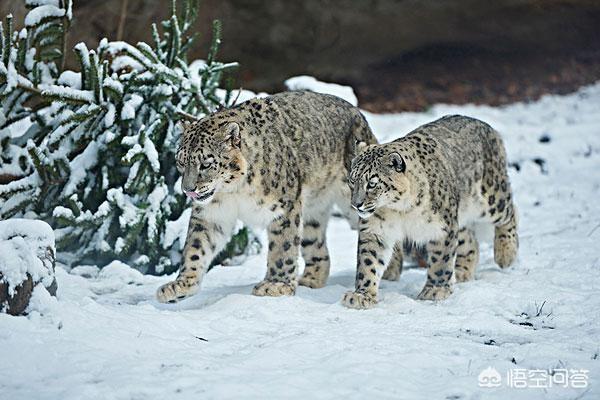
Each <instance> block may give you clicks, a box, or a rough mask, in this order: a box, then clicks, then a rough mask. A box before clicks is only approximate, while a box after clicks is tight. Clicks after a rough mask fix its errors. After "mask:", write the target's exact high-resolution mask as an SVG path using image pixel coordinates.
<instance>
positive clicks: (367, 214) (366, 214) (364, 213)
mask: <svg viewBox="0 0 600 400" xmlns="http://www.w3.org/2000/svg"><path fill="white" fill-rule="evenodd" d="M357 211H358V216H359V217H361V218H363V219H366V218H369V217H370V216H371V215H373V213H374V212H375V208H374V207H373V208H369V209H368V210H364V209H363V210H357Z"/></svg>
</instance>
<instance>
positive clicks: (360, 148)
mask: <svg viewBox="0 0 600 400" xmlns="http://www.w3.org/2000/svg"><path fill="white" fill-rule="evenodd" d="M367 146H368V145H367V142H363V141H360V140H357V141H356V145H355V146H354V148H355V149H356V150H355V152H356V155H358V154H360V153H362V152H363V151H365V150H366V149H367Z"/></svg>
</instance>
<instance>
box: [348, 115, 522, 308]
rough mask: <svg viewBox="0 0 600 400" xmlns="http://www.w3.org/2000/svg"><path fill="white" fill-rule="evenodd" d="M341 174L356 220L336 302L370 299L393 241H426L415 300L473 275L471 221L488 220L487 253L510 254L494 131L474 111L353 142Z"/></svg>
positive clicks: (505, 185)
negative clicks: (351, 268) (351, 280)
mask: <svg viewBox="0 0 600 400" xmlns="http://www.w3.org/2000/svg"><path fill="white" fill-rule="evenodd" d="M356 148H357V153H358V154H357V155H356V157H355V158H354V159H353V160H352V162H351V169H350V175H349V178H348V182H349V185H350V187H351V190H352V195H351V203H352V207H353V208H354V209H356V211H357V213H358V215H359V217H360V221H359V237H358V259H357V271H356V278H355V290H354V291H352V292H347V293H346V294H345V295H344V296H343V298H342V304H344V305H345V306H347V307H350V308H359V309H362V308H369V307H372V306H373V305H374V304H376V303H377V295H378V288H379V283H380V278H381V276H382V275H383V273H384V266H385V264H386V263H387V262H388V260H389V259H390V257H391V256H392V249H393V248H394V246H395V245H396V244H397V243H401V242H402V241H404V240H410V241H413V242H415V243H417V244H424V245H425V246H426V254H427V262H428V271H427V280H426V283H425V286H424V288H423V289H422V291H421V292H420V294H419V295H418V299H422V300H443V299H446V298H447V297H448V296H450V294H451V293H452V291H453V284H454V282H464V281H468V280H470V279H472V278H473V274H474V271H475V267H476V266H477V263H478V261H479V247H478V242H477V238H476V237H475V234H474V231H473V227H474V226H475V224H480V223H481V224H487V225H488V226H489V225H490V224H491V225H492V226H493V227H494V232H495V233H494V260H495V262H496V263H497V264H498V265H499V266H500V267H501V268H506V267H508V266H510V265H511V264H512V263H513V262H514V260H515V259H516V257H517V250H518V246H519V238H518V233H517V214H516V208H515V205H514V202H513V196H512V191H511V187H510V182H509V177H508V173H507V161H506V150H505V148H504V145H503V142H502V139H501V137H500V134H499V133H498V132H496V131H495V130H494V129H493V128H492V127H491V126H490V125H488V124H486V123H484V122H482V121H479V120H477V119H474V118H469V117H466V116H461V115H451V116H445V117H443V118H440V119H438V120H436V121H433V122H431V123H428V124H426V125H423V126H421V127H419V128H417V129H415V130H414V131H412V132H410V133H409V134H407V135H406V136H404V137H402V138H400V139H397V140H395V141H393V142H390V143H386V144H369V143H365V142H363V143H358V144H357V146H356Z"/></svg>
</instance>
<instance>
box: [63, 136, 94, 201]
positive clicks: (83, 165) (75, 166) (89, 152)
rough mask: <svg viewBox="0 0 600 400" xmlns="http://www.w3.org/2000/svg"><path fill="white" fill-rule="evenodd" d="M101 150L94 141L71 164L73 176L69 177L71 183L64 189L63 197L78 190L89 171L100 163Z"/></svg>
mask: <svg viewBox="0 0 600 400" xmlns="http://www.w3.org/2000/svg"><path fill="white" fill-rule="evenodd" d="M100 150H101V149H100V146H99V145H98V143H97V142H96V141H92V142H90V144H89V145H88V146H87V147H86V148H85V150H84V151H83V152H82V153H81V154H79V155H77V156H76V157H75V158H74V159H73V161H71V162H70V165H69V167H70V168H71V174H70V175H69V181H68V182H67V184H66V185H65V188H64V189H63V196H65V197H68V196H69V195H71V194H73V193H74V192H75V191H76V190H77V186H78V185H79V184H80V183H81V182H83V180H84V179H85V177H86V176H87V171H88V170H89V169H91V168H92V167H93V166H94V165H96V163H97V162H98V152H99V151H100Z"/></svg>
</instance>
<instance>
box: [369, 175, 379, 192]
mask: <svg viewBox="0 0 600 400" xmlns="http://www.w3.org/2000/svg"><path fill="white" fill-rule="evenodd" d="M378 183H379V178H377V177H375V178H371V180H369V183H368V184H367V189H375V186H377V184H378Z"/></svg>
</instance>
